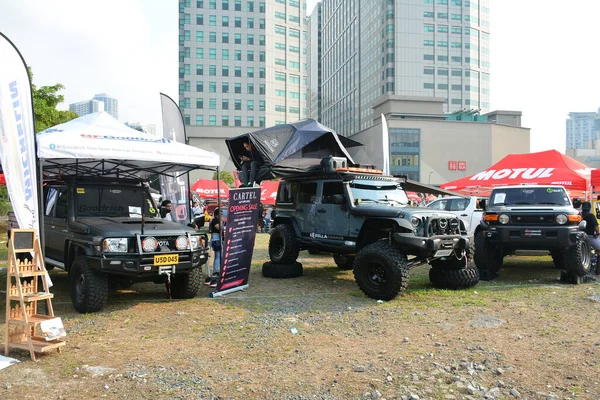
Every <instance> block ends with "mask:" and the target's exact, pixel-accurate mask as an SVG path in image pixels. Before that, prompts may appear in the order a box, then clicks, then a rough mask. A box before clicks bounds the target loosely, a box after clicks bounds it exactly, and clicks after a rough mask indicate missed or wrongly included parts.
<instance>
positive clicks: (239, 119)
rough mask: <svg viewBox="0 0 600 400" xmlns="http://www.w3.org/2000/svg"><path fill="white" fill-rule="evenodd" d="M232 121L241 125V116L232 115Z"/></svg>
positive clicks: (236, 124)
mask: <svg viewBox="0 0 600 400" xmlns="http://www.w3.org/2000/svg"><path fill="white" fill-rule="evenodd" d="M233 123H234V125H235V126H242V117H233Z"/></svg>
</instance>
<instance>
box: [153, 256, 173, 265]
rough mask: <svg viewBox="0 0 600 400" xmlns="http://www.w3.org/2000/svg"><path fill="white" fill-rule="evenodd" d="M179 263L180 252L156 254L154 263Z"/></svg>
mask: <svg viewBox="0 0 600 400" xmlns="http://www.w3.org/2000/svg"><path fill="white" fill-rule="evenodd" d="M172 264H179V254H161V255H158V256H154V265H172Z"/></svg>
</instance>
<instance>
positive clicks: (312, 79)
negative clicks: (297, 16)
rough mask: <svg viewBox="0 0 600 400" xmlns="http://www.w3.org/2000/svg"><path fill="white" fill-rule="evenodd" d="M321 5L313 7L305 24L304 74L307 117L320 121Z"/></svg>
mask: <svg viewBox="0 0 600 400" xmlns="http://www.w3.org/2000/svg"><path fill="white" fill-rule="evenodd" d="M322 10H323V8H322V7H321V3H317V4H316V5H315V8H314V10H313V11H312V13H311V14H310V16H309V17H308V23H307V35H308V41H307V56H306V57H307V68H308V71H307V74H306V108H307V117H309V118H313V119H316V120H317V121H321V120H322V105H321V100H322V95H321V86H322V81H321V77H322V73H321V42H322V38H321V33H322V27H321V23H322V18H321V16H322Z"/></svg>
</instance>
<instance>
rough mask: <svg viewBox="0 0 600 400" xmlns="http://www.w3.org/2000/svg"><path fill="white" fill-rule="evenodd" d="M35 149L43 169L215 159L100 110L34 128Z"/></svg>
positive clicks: (116, 171)
mask: <svg viewBox="0 0 600 400" xmlns="http://www.w3.org/2000/svg"><path fill="white" fill-rule="evenodd" d="M37 155H38V158H39V159H40V163H41V167H42V168H43V170H44V171H45V172H46V173H50V174H64V175H88V176H89V175H94V176H111V177H117V176H118V177H146V176H149V175H154V174H165V175H169V174H171V173H173V174H181V173H185V172H188V171H190V170H192V169H208V170H216V169H217V168H218V167H219V162H220V159H219V155H218V154H216V153H213V152H209V151H206V150H202V149H199V148H197V147H194V146H189V145H186V144H183V143H178V142H174V141H172V140H169V139H163V138H161V137H158V136H154V135H149V134H147V133H143V132H139V131H136V130H135V129H131V128H129V127H127V126H126V125H124V124H122V123H120V122H119V121H117V120H116V119H114V118H113V117H111V116H110V115H109V114H108V113H106V112H98V113H93V114H88V115H85V116H83V117H79V118H77V119H74V120H71V121H69V122H65V123H64V124H60V125H56V126H54V127H52V128H48V129H46V130H45V131H42V132H40V133H39V134H38V135H37Z"/></svg>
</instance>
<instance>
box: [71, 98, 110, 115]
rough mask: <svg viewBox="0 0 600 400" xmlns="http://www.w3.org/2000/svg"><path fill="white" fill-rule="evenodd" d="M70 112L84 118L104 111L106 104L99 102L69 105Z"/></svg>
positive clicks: (82, 102) (91, 101)
mask: <svg viewBox="0 0 600 400" xmlns="http://www.w3.org/2000/svg"><path fill="white" fill-rule="evenodd" d="M69 110H70V111H73V112H74V113H75V114H77V115H79V116H80V117H83V116H84V115H87V114H92V113H95V112H100V111H104V102H102V101H98V100H88V101H80V102H79V103H73V104H69Z"/></svg>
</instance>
